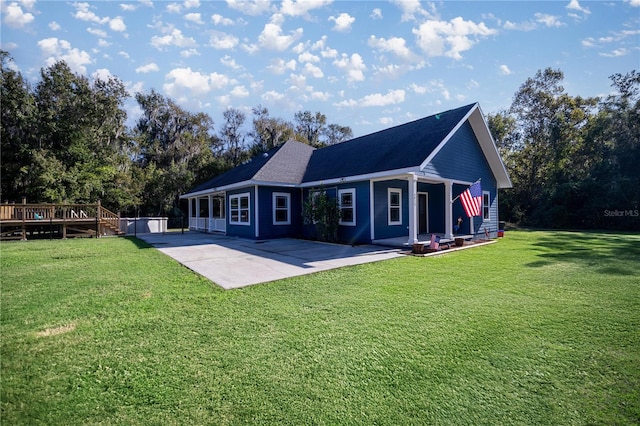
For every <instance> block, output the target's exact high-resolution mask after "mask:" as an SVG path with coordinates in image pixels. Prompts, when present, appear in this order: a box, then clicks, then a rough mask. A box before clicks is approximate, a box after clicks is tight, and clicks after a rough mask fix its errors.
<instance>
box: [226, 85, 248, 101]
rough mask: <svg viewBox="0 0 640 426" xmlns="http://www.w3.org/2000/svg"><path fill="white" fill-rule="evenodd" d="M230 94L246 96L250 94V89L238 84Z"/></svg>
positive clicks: (237, 96)
mask: <svg viewBox="0 0 640 426" xmlns="http://www.w3.org/2000/svg"><path fill="white" fill-rule="evenodd" d="M229 94H230V95H231V96H233V97H234V98H246V97H247V96H249V91H248V90H247V89H246V88H245V87H244V86H236V87H234V88H233V89H232V90H231V92H229Z"/></svg>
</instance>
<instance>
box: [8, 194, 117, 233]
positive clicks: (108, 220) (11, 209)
mask: <svg viewBox="0 0 640 426" xmlns="http://www.w3.org/2000/svg"><path fill="white" fill-rule="evenodd" d="M47 222H49V223H50V224H51V225H54V224H56V225H62V227H63V237H64V236H66V231H67V227H73V228H69V229H76V230H84V229H86V230H87V231H86V232H87V233H88V232H91V233H94V234H95V235H96V236H100V235H106V234H118V233H120V230H119V229H120V216H119V215H118V214H116V213H113V212H112V211H110V210H108V209H106V208H104V207H102V205H101V204H100V202H99V201H98V203H96V204H47V203H42V204H28V203H26V202H23V203H21V204H7V203H5V204H0V225H2V228H3V231H2V232H0V237H4V236H5V233H7V235H10V236H14V234H13V233H12V231H11V229H14V228H15V227H21V228H22V229H21V232H22V239H25V238H26V232H27V229H34V227H38V226H40V225H45V224H46V223H47ZM11 227H13V228H11ZM5 228H7V229H9V231H7V232H4V229H5Z"/></svg>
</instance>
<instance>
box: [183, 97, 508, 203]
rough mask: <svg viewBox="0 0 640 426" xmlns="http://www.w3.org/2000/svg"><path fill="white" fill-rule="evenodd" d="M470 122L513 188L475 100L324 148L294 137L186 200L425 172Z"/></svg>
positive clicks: (502, 180)
mask: <svg viewBox="0 0 640 426" xmlns="http://www.w3.org/2000/svg"><path fill="white" fill-rule="evenodd" d="M467 121H468V122H469V124H470V125H471V128H472V129H473V132H474V134H475V135H476V138H477V139H478V143H479V144H480V147H481V149H482V152H483V153H484V156H485V158H486V159H487V162H488V163H489V167H491V171H492V172H493V174H494V176H495V178H496V182H497V185H498V188H510V187H511V180H510V179H509V175H508V173H507V170H506V167H505V165H504V163H503V162H502V159H501V158H500V154H499V152H498V149H497V147H496V145H495V142H494V141H493V137H492V136H491V133H490V132H489V128H488V126H487V122H486V121H485V119H484V115H483V114H482V111H481V110H480V106H479V105H478V104H477V103H475V104H470V105H466V106H463V107H460V108H456V109H452V110H449V111H445V112H441V113H439V114H434V115H431V116H429V117H425V118H421V119H419V120H415V121H412V122H409V123H405V124H401V125H399V126H395V127H391V128H389V129H385V130H381V131H379V132H376V133H372V134H370V135H366V136H360V137H358V138H355V139H351V140H348V141H346V142H342V143H339V144H336V145H331V146H328V147H326V148H322V149H315V148H313V147H311V146H309V145H306V144H303V143H300V142H296V141H293V140H290V141H288V142H286V143H285V144H283V145H281V146H279V147H276V148H273V149H272V150H270V151H268V152H266V153H264V154H261V155H258V156H256V157H254V158H252V159H251V160H249V161H248V162H246V163H244V164H241V165H240V166H238V167H236V168H234V169H231V170H229V171H228V172H226V173H223V174H221V175H219V176H216V177H214V178H213V179H211V180H209V181H207V182H205V183H203V184H201V185H199V186H197V187H195V188H193V189H192V190H191V191H190V192H189V193H188V194H184V195H182V197H181V198H186V197H189V196H196V195H201V194H206V193H209V192H212V191H222V190H226V189H231V188H233V187H235V186H246V185H248V184H265V183H272V184H275V185H300V184H302V185H303V186H310V185H315V184H318V183H328V182H330V181H332V180H335V181H339V180H343V179H349V180H351V179H358V178H361V177H363V176H365V177H366V176H367V175H374V174H382V175H387V174H393V173H396V172H398V173H409V172H421V171H422V170H423V169H424V168H425V167H426V165H427V164H428V163H429V162H430V161H431V160H432V159H433V158H434V157H435V156H436V155H437V153H438V152H439V151H440V150H441V149H442V148H443V147H444V146H445V145H446V144H447V142H448V141H449V140H450V139H451V137H452V136H453V135H454V134H455V133H456V131H457V130H458V129H459V128H460V127H461V126H462V125H463V124H464V123H465V122H467ZM387 172H388V173H387Z"/></svg>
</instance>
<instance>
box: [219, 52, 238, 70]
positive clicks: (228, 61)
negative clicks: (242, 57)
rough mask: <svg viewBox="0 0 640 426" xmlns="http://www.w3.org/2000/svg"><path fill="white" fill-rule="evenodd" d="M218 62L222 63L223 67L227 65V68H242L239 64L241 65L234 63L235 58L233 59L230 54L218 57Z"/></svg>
mask: <svg viewBox="0 0 640 426" xmlns="http://www.w3.org/2000/svg"><path fill="white" fill-rule="evenodd" d="M220 63H221V64H222V65H224V66H225V67H229V68H231V69H234V70H241V69H242V66H241V65H238V64H237V63H236V60H235V59H233V58H232V57H231V56H229V55H224V57H223V58H220Z"/></svg>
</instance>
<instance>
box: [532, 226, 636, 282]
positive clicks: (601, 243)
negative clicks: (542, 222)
mask: <svg viewBox="0 0 640 426" xmlns="http://www.w3.org/2000/svg"><path fill="white" fill-rule="evenodd" d="M532 245H533V247H537V248H538V249H540V251H541V252H540V253H538V254H537V256H538V257H539V258H540V260H536V261H534V262H530V263H528V264H526V266H528V267H532V268H539V267H544V266H549V265H552V264H555V263H559V262H571V263H574V264H577V265H579V266H582V267H587V268H589V269H592V270H593V271H594V272H596V273H599V274H605V275H635V274H637V272H638V269H639V268H640V239H639V238H638V237H637V236H636V235H631V234H606V233H589V232H568V231H559V232H556V233H550V234H548V236H545V237H543V238H541V239H540V240H539V241H537V242H535V243H533V244H532Z"/></svg>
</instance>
